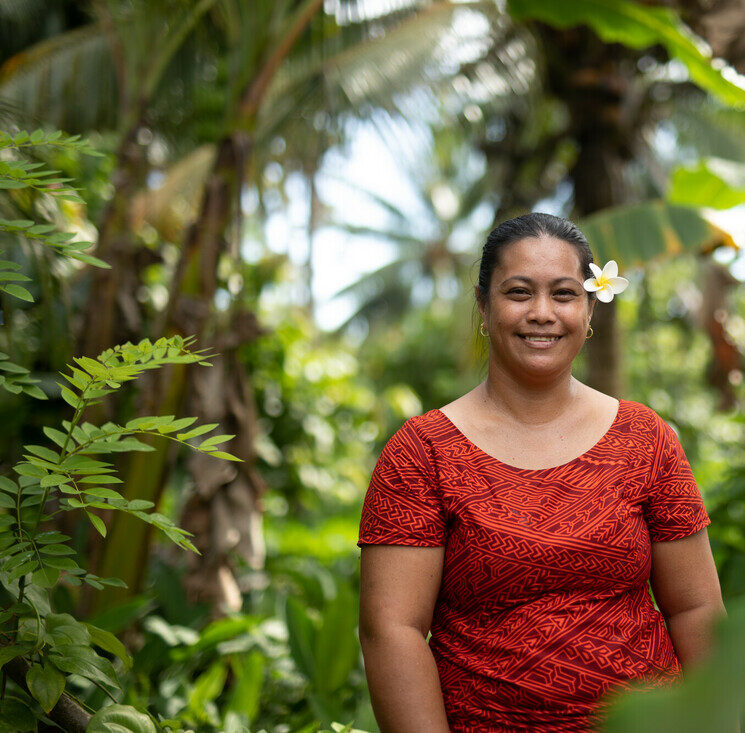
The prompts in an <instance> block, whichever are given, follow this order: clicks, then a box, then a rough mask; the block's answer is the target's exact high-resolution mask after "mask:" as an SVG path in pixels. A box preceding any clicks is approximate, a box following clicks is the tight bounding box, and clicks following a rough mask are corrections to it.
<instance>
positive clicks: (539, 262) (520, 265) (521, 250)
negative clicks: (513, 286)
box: [499, 237, 581, 279]
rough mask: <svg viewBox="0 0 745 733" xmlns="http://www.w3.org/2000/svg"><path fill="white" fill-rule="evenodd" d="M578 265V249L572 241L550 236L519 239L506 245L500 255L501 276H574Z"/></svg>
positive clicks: (550, 277)
mask: <svg viewBox="0 0 745 733" xmlns="http://www.w3.org/2000/svg"><path fill="white" fill-rule="evenodd" d="M580 269H581V265H580V259H579V253H578V252H577V250H576V249H575V247H573V246H572V245H571V244H569V243H567V242H564V241H563V240H561V239H554V238H553V237H542V238H541V239H535V238H530V239H522V240H520V241H519V242H514V243H513V244H511V245H509V246H508V247H505V249H504V250H503V252H502V257H501V258H500V265H499V270H500V274H501V275H502V277H503V278H504V277H509V276H511V275H523V276H525V277H529V278H537V279H546V278H548V279H553V278H557V277H560V276H562V275H566V276H568V277H575V276H576V273H577V271H579V270H580Z"/></svg>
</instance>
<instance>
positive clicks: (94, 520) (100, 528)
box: [85, 512, 106, 537]
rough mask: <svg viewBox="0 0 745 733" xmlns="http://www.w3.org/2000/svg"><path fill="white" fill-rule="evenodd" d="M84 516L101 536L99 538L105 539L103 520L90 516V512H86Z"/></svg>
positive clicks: (94, 515)
mask: <svg viewBox="0 0 745 733" xmlns="http://www.w3.org/2000/svg"><path fill="white" fill-rule="evenodd" d="M85 514H86V516H87V517H88V519H89V520H90V522H91V524H92V525H93V526H94V527H95V528H96V529H97V530H98V532H99V533H100V534H101V536H102V537H106V525H105V524H104V521H103V519H101V517H99V516H97V515H96V514H91V513H90V512H86V513H85Z"/></svg>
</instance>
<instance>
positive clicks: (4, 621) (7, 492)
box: [0, 131, 240, 731]
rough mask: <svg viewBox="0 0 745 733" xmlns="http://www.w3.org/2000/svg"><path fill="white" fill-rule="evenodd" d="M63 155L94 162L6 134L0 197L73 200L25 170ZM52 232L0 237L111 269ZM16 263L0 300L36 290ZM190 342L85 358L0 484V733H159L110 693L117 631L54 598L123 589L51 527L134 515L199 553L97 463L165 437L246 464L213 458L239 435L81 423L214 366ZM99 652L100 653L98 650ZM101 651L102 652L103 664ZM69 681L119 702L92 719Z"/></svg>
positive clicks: (2, 277)
mask: <svg viewBox="0 0 745 733" xmlns="http://www.w3.org/2000/svg"><path fill="white" fill-rule="evenodd" d="M52 144H55V145H63V146H67V147H76V148H80V149H82V150H85V151H86V152H93V151H91V150H90V148H88V146H87V144H86V143H84V142H82V141H79V140H78V139H77V138H70V137H65V136H63V135H62V133H57V132H55V133H51V134H46V133H43V132H41V131H36V132H34V133H32V134H31V135H28V134H27V133H19V134H16V135H14V136H12V137H11V136H10V135H7V134H4V133H2V134H0V152H2V150H3V149H5V150H12V151H13V155H12V156H10V157H7V156H6V157H4V158H2V159H0V189H6V190H7V189H11V190H12V189H20V188H33V189H35V190H38V191H44V192H46V193H52V194H53V195H57V196H63V197H68V198H71V197H72V198H76V194H75V193H74V189H72V188H71V187H70V186H69V185H68V179H65V178H59V177H54V173H55V172H54V171H48V170H45V169H44V168H43V165H42V164H41V163H36V162H30V161H24V160H19V159H18V156H19V151H20V150H22V149H23V148H28V147H31V146H36V145H52ZM53 228H54V227H53V226H52V225H46V224H44V225H37V224H34V222H30V221H25V220H24V221H9V220H5V219H0V229H2V230H5V231H8V232H11V233H16V234H20V235H22V236H24V237H27V238H31V239H34V240H36V241H38V242H39V243H41V244H43V245H45V246H51V247H55V248H57V249H58V250H59V251H60V253H61V254H62V255H64V256H67V257H72V258H75V259H78V260H82V261H84V262H87V263H88V264H91V265H94V266H97V267H108V265H106V263H104V262H102V261H101V260H98V259H96V258H95V257H92V256H90V255H86V254H82V253H81V250H82V249H85V248H87V247H89V246H90V243H88V242H75V243H70V240H71V239H72V238H73V235H71V234H65V233H59V232H58V233H51V232H52V229H53ZM18 269H19V268H18V266H17V265H16V264H15V263H12V262H0V282H2V283H10V284H3V285H0V289H2V290H3V291H4V292H6V293H7V294H9V295H12V296H14V297H18V298H21V299H24V300H32V299H33V298H32V297H31V295H30V294H29V293H28V291H27V290H25V288H22V287H21V286H20V285H17V284H14V283H17V282H20V281H24V280H29V279H30V278H28V277H27V276H25V275H21V274H20V273H18V272H17V270H18ZM192 341H193V337H188V338H182V337H181V336H178V335H177V336H173V337H171V338H165V337H163V338H160V339H158V340H157V341H156V342H155V343H151V342H150V341H149V340H148V339H144V340H142V341H140V342H139V343H138V344H132V343H130V342H127V343H125V344H123V345H117V346H114V347H113V348H110V349H107V350H105V351H104V352H103V353H101V354H100V355H99V356H97V357H96V358H95V359H92V358H89V357H85V356H83V357H78V358H75V359H73V361H74V362H75V365H76V366H72V365H68V369H69V371H70V373H69V374H62V376H63V377H64V379H65V380H67V382H68V384H62V383H58V386H59V388H60V394H61V397H62V399H63V400H65V402H67V403H68V404H69V405H70V406H71V407H72V408H73V410H74V413H73V416H72V419H71V420H64V421H63V422H62V425H61V427H62V428H63V429H62V430H60V429H58V428H54V427H44V428H43V432H44V434H45V436H46V437H47V439H48V440H49V441H50V443H49V444H47V445H35V444H34V445H26V446H24V449H25V453H24V455H23V459H24V460H22V461H19V462H17V463H16V464H15V465H14V466H13V471H14V472H15V474H16V477H15V478H12V477H10V476H0V584H1V585H2V586H3V587H4V588H5V590H6V591H7V593H8V594H9V597H10V602H8V603H7V604H6V605H5V607H3V608H2V610H1V611H0V635H1V636H2V646H0V667H2V668H3V676H2V692H0V695H1V696H2V699H1V700H0V721H2V722H1V723H0V730H9V731H12V730H22V731H27V730H30V729H31V730H35V729H36V725H37V720H43V721H45V722H52V721H51V720H50V719H49V718H47V717H46V716H47V715H50V714H52V711H53V710H54V714H53V718H55V720H56V722H61V723H62V724H63V725H64V727H66V728H67V729H71V730H83V729H88V730H109V729H111V726H113V725H116V726H118V728H117V729H121V730H131V731H150V730H154V729H155V726H154V723H153V721H152V719H151V717H150V716H148V715H145V714H143V713H141V712H139V711H137V710H136V709H135V708H134V707H132V706H129V705H119V704H118V700H117V698H116V696H115V693H116V692H117V691H119V692H120V693H121V692H123V690H122V688H121V685H120V681H119V678H118V673H117V669H116V668H115V666H114V664H113V663H112V661H111V659H109V657H108V656H107V654H108V655H111V657H112V658H114V659H115V660H117V659H118V660H119V662H120V664H121V666H122V667H123V668H124V669H125V670H127V669H130V668H131V666H132V659H131V657H130V656H129V654H128V653H127V651H126V649H125V647H124V645H123V644H122V643H121V642H120V641H119V640H118V639H117V638H116V637H115V636H114V635H113V634H112V633H110V632H108V631H106V630H104V629H101V628H98V627H96V626H94V625H93V624H90V623H85V622H81V621H78V620H77V619H75V618H74V617H73V616H72V615H70V614H67V613H54V611H53V608H52V603H51V598H50V593H51V589H52V588H53V587H54V586H56V585H57V584H58V583H59V582H60V580H62V579H64V581H65V583H67V584H68V585H71V586H77V585H80V584H81V583H83V582H85V583H87V584H89V585H91V586H93V587H94V588H96V589H102V588H103V587H104V586H105V585H123V582H122V581H121V580H120V579H118V578H100V577H98V576H96V575H94V574H93V573H90V572H88V571H87V570H85V569H84V568H82V567H81V566H80V565H79V564H78V562H77V560H76V559H75V555H76V552H75V550H74V549H73V548H72V547H71V546H70V545H69V544H68V543H69V541H70V539H71V538H70V537H69V536H67V535H65V534H62V533H61V532H59V531H57V529H55V527H54V524H53V521H54V518H55V516H57V515H58V514H60V513H61V512H69V511H78V512H82V513H83V514H84V515H85V517H86V519H87V520H88V521H89V522H90V524H91V525H92V526H93V528H94V529H95V530H96V531H97V532H99V533H100V534H101V535H102V536H104V537H105V536H106V524H105V522H104V520H103V519H102V518H101V517H100V516H99V515H98V514H97V513H96V512H95V510H114V511H122V512H127V513H129V514H132V515H134V516H136V517H138V518H139V519H142V520H143V521H145V522H148V523H150V524H152V525H153V526H155V527H157V528H158V529H160V530H161V531H162V532H163V533H164V534H165V535H166V536H167V537H168V538H169V539H171V540H172V541H173V542H174V543H176V544H177V545H178V546H179V547H182V548H184V549H188V550H192V551H194V552H198V550H197V549H196V547H194V545H193V544H192V543H191V542H190V540H189V539H188V537H189V534H190V533H188V532H186V531H184V530H183V529H180V528H179V527H177V526H176V525H175V524H174V523H173V522H172V521H171V520H170V519H169V518H168V517H166V516H164V515H162V514H159V513H158V512H154V511H150V510H151V509H152V508H153V507H154V504H153V503H152V502H149V501H143V500H137V499H136V500H133V501H129V500H127V499H126V498H125V497H124V496H123V495H122V494H121V493H119V492H118V491H116V489H114V488H112V486H115V485H116V484H121V483H123V482H122V480H121V479H119V478H118V477H117V476H116V475H115V474H116V471H115V468H114V466H113V464H112V463H110V462H108V461H106V460H102V459H101V458H100V457H101V456H108V455H110V454H112V453H119V452H124V451H132V450H135V451H151V450H154V448H153V447H152V446H150V445H148V444H147V443H144V442H142V441H140V440H138V437H139V436H143V435H150V436H163V437H165V438H167V439H169V440H173V441H175V442H178V443H180V444H184V445H190V447H192V448H193V449H194V450H197V451H200V452H203V453H208V454H209V455H212V456H214V457H216V458H223V459H226V460H232V461H239V460H240V459H239V458H236V457H235V456H233V455H231V454H230V453H226V452H224V451H221V450H219V449H218V446H219V445H220V444H221V443H224V442H226V441H228V440H230V439H231V438H232V437H234V436H232V435H212V436H210V437H206V438H204V439H201V438H200V440H199V441H198V443H189V441H193V440H194V439H195V438H198V437H200V436H203V435H205V434H206V433H208V432H210V431H212V430H214V429H215V428H216V427H217V424H216V423H215V424H207V425H195V424H194V423H195V422H196V420H197V418H196V417H185V418H180V419H176V418H175V416H174V415H163V416H145V417H137V418H135V419H133V420H130V421H129V422H127V423H126V424H125V425H117V424H115V423H113V422H107V423H106V424H104V425H101V426H96V425H93V424H91V423H89V422H83V421H82V416H83V414H84V412H85V410H86V408H88V407H89V406H91V405H95V404H98V403H99V402H100V400H101V399H102V398H104V397H106V396H107V395H110V394H112V393H113V392H116V391H117V390H118V389H119V388H120V387H121V385H122V384H123V383H124V382H127V381H130V380H133V379H137V378H138V377H139V376H141V375H142V374H143V373H144V372H145V371H147V370H150V369H157V368H159V367H161V366H165V365H172V364H189V363H196V364H199V365H202V366H210V364H209V362H208V361H206V358H207V355H206V354H205V353H204V351H205V350H198V351H191V350H190V349H189V347H190V345H191V343H192ZM0 369H1V370H2V371H4V372H5V373H6V375H5V376H3V377H0V381H1V383H2V384H3V386H4V387H5V388H6V390H8V391H10V392H12V393H15V394H18V393H19V392H20V391H24V392H26V393H27V394H29V395H30V396H32V397H37V398H45V397H46V395H44V393H43V392H41V390H40V389H39V388H38V387H36V386H35V385H34V383H33V382H34V380H32V379H31V378H30V376H29V374H28V370H26V369H25V368H24V367H20V366H18V365H15V364H12V363H11V362H10V360H9V358H8V356H7V355H6V354H0ZM99 650H100V651H99ZM102 652H103V653H102ZM8 676H10V677H11V678H12V679H13V681H14V682H15V683H16V684H17V685H18V687H19V689H20V691H21V692H20V694H19V696H15V695H14V696H11V695H6V689H5V688H6V682H7V677H8ZM70 677H77V678H83V679H85V680H88V681H89V682H90V683H92V684H93V685H95V686H96V687H98V688H100V689H101V690H102V691H103V692H104V693H105V694H106V695H107V696H108V697H110V698H111V700H112V701H113V702H114V703H115V705H114V706H111V707H110V708H104V709H102V710H100V711H99V712H98V713H96V714H95V715H94V716H93V717H92V718H91V716H90V715H89V714H88V713H87V712H86V711H85V710H84V709H83V708H82V707H81V706H80V705H78V704H77V702H76V701H75V699H74V697H73V696H72V694H71V693H70V692H66V690H67V682H68V680H69V679H70Z"/></svg>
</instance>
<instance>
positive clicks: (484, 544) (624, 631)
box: [357, 399, 711, 732]
mask: <svg viewBox="0 0 745 733" xmlns="http://www.w3.org/2000/svg"><path fill="white" fill-rule="evenodd" d="M710 522H711V520H710V519H709V516H708V514H707V512H706V509H705V507H704V503H703V500H702V498H701V494H700V492H699V489H698V486H697V485H696V481H695V479H694V477H693V473H692V471H691V467H690V464H689V462H688V460H687V458H686V456H685V453H684V451H683V448H682V446H681V445H680V442H679V440H678V438H677V436H676V434H675V431H674V430H673V429H672V428H671V427H670V425H668V423H666V422H665V421H664V420H663V419H662V418H661V417H660V416H659V415H657V413H656V412H655V411H654V410H652V409H651V408H649V407H647V406H646V405H643V404H642V403H639V402H634V401H631V400H624V399H621V400H619V406H618V412H617V414H616V417H615V419H614V421H613V424H612V425H611V427H610V428H609V429H608V431H607V432H606V433H605V435H603V437H602V438H601V439H600V440H599V441H598V442H597V443H596V444H595V445H594V446H593V447H592V448H590V449H589V450H588V451H586V452H585V453H583V454H582V455H581V456H578V457H577V458H575V459H573V460H571V461H569V462H567V463H565V464H562V465H561V466H555V467H551V468H544V469H524V468H519V467H515V466H510V465H509V464H506V463H503V462H501V461H499V460H498V459H497V458H494V457H493V456H490V455H489V454H487V453H485V452H484V451H482V450H481V449H480V448H478V447H477V446H476V445H474V444H473V443H471V442H470V441H469V440H468V439H467V438H466V437H465V435H463V433H461V432H460V430H459V429H458V428H457V427H456V426H455V425H454V424H453V423H452V422H451V421H450V419H449V418H447V417H446V416H445V414H444V413H443V412H441V411H440V410H430V411H428V412H426V413H425V414H423V415H418V416H416V417H413V418H410V419H408V420H407V421H406V422H405V423H404V424H403V425H402V426H401V428H399V429H398V430H397V431H396V432H395V433H394V435H393V436H391V438H390V439H389V441H388V442H387V443H386V445H385V446H384V448H383V450H382V452H381V454H380V456H379V458H378V460H377V463H376V465H375V468H374V470H373V473H372V476H371V478H370V483H369V486H368V489H367V492H366V494H365V498H364V502H363V507H362V513H361V516H360V528H359V541H358V542H357V544H358V546H360V547H362V546H363V545H365V544H392V545H408V546H419V547H433V546H443V547H444V561H443V573H442V580H441V585H440V590H439V593H438V597H437V601H436V604H435V608H434V613H433V618H432V624H431V629H430V630H431V637H430V640H429V645H430V648H431V650H432V654H433V657H434V659H435V662H436V664H437V669H438V673H439V676H440V683H441V688H442V693H443V701H444V703H445V710H446V712H447V716H448V721H449V724H450V728H451V730H452V731H480V732H481V731H495V732H496V731H591V730H593V725H595V724H596V723H597V720H598V717H597V716H598V715H599V714H600V713H601V711H602V709H603V708H604V706H605V705H606V704H608V702H609V701H610V700H611V699H612V697H613V695H614V694H616V693H618V692H620V691H623V690H625V689H628V687H629V686H630V685H631V683H634V685H635V686H636V685H643V686H646V687H657V686H663V685H670V684H676V683H677V682H679V681H680V679H681V672H682V670H681V667H680V663H679V661H678V658H677V657H676V655H675V651H674V649H673V646H672V641H671V639H670V636H669V634H668V632H667V629H666V627H665V623H664V619H663V617H662V614H661V613H660V612H659V611H657V610H656V609H655V607H654V603H653V600H652V597H651V595H650V593H649V589H648V584H647V581H648V579H649V575H650V569H651V542H660V541H670V540H675V539H678V538H681V537H685V536H687V535H689V534H692V533H693V532H696V531H698V530H700V529H702V528H703V527H705V526H707V525H708V524H710Z"/></svg>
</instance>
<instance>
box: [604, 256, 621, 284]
mask: <svg viewBox="0 0 745 733" xmlns="http://www.w3.org/2000/svg"><path fill="white" fill-rule="evenodd" d="M617 275H618V263H617V262H616V261H615V260H608V261H607V262H606V263H605V267H604V268H603V277H604V278H605V279H606V280H610V279H611V278H612V277H616V276H617Z"/></svg>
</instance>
